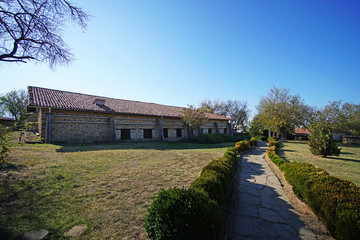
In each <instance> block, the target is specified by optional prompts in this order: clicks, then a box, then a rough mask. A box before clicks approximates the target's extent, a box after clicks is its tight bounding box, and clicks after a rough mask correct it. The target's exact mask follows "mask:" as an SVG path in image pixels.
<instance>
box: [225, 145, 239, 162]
mask: <svg viewBox="0 0 360 240" xmlns="http://www.w3.org/2000/svg"><path fill="white" fill-rule="evenodd" d="M237 153H238V152H237V150H236V148H235V147H229V148H228V149H227V150H226V152H225V153H224V157H225V158H229V159H230V160H231V161H233V162H235V161H236V159H237Z"/></svg>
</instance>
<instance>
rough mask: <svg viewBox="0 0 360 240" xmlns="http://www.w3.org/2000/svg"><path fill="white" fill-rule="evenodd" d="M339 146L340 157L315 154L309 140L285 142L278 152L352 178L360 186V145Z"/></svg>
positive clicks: (341, 176)
mask: <svg viewBox="0 0 360 240" xmlns="http://www.w3.org/2000/svg"><path fill="white" fill-rule="evenodd" d="M338 146H339V147H341V148H342V150H341V153H340V155H339V156H338V157H327V158H322V157H319V156H314V155H313V154H312V153H311V152H310V148H309V145H308V144H307V142H303V141H286V142H283V143H282V146H281V148H279V149H278V150H277V153H278V155H279V156H280V157H281V158H283V159H285V160H287V161H290V162H292V161H301V162H307V163H311V164H313V165H315V166H318V167H320V168H323V169H325V170H326V171H327V172H328V173H330V174H331V175H333V176H337V177H339V178H342V179H346V180H350V181H352V182H353V183H355V184H356V185H358V186H360V146H359V145H345V144H338Z"/></svg>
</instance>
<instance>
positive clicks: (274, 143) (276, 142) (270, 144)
mask: <svg viewBox="0 0 360 240" xmlns="http://www.w3.org/2000/svg"><path fill="white" fill-rule="evenodd" d="M272 146H275V147H276V148H279V147H280V143H279V142H278V141H270V142H269V147H272Z"/></svg>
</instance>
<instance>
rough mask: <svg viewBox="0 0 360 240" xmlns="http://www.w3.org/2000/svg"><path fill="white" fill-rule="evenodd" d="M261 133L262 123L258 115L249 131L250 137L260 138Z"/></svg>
mask: <svg viewBox="0 0 360 240" xmlns="http://www.w3.org/2000/svg"><path fill="white" fill-rule="evenodd" d="M260 131H261V123H260V120H259V117H258V116H257V115H256V116H255V117H254V118H253V120H252V121H251V124H250V129H249V132H250V136H252V137H255V136H258V135H260V134H261V133H260Z"/></svg>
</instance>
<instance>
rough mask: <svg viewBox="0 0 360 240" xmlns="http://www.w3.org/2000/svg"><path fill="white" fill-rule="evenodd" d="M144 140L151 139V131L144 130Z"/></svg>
mask: <svg viewBox="0 0 360 240" xmlns="http://www.w3.org/2000/svg"><path fill="white" fill-rule="evenodd" d="M144 138H145V139H151V138H152V129H144Z"/></svg>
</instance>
